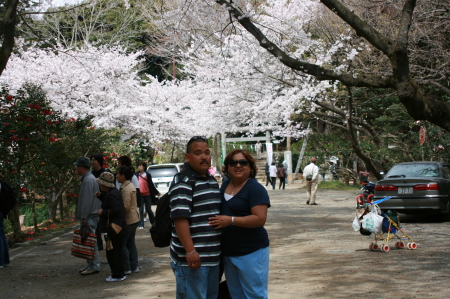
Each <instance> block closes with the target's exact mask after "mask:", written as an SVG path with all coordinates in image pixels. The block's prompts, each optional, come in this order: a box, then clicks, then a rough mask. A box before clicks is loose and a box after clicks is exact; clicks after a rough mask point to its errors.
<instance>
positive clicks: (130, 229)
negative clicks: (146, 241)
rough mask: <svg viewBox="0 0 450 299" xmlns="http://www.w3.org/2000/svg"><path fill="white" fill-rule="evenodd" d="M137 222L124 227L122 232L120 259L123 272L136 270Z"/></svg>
mask: <svg viewBox="0 0 450 299" xmlns="http://www.w3.org/2000/svg"><path fill="white" fill-rule="evenodd" d="M137 226H138V222H136V223H133V224H129V225H126V226H125V227H124V228H123V230H124V232H123V243H122V244H123V245H122V258H123V269H124V270H125V272H128V271H134V270H136V269H137V268H138V266H139V265H138V252H137V248H136V228H137Z"/></svg>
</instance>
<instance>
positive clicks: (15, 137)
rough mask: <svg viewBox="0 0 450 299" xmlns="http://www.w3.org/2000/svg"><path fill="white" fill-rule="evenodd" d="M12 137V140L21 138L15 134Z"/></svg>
mask: <svg viewBox="0 0 450 299" xmlns="http://www.w3.org/2000/svg"><path fill="white" fill-rule="evenodd" d="M11 139H12V140H17V139H19V137H17V136H13V137H11Z"/></svg>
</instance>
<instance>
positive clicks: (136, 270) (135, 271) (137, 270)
mask: <svg viewBox="0 0 450 299" xmlns="http://www.w3.org/2000/svg"><path fill="white" fill-rule="evenodd" d="M131 272H133V273H139V272H141V270H139V267H137V268H136V269H134V270H133V271H131Z"/></svg>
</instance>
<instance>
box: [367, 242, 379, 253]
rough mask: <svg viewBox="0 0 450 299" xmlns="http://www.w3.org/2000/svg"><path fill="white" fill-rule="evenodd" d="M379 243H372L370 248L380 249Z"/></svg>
mask: <svg viewBox="0 0 450 299" xmlns="http://www.w3.org/2000/svg"><path fill="white" fill-rule="evenodd" d="M378 248H379V247H378V245H377V244H376V243H370V246H369V249H370V250H372V251H374V250H378Z"/></svg>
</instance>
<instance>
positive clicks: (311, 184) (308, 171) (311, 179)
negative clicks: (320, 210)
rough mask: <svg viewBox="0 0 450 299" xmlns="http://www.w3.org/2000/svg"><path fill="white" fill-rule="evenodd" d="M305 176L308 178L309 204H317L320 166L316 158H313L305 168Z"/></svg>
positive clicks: (307, 202)
mask: <svg viewBox="0 0 450 299" xmlns="http://www.w3.org/2000/svg"><path fill="white" fill-rule="evenodd" d="M303 177H304V178H305V179H306V190H307V195H308V200H307V201H306V204H307V205H309V204H310V205H317V203H316V193H317V186H318V183H319V167H317V165H316V158H311V163H309V164H308V165H306V167H305V168H304V169H303Z"/></svg>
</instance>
